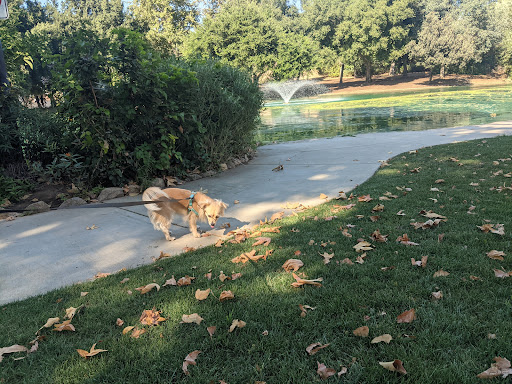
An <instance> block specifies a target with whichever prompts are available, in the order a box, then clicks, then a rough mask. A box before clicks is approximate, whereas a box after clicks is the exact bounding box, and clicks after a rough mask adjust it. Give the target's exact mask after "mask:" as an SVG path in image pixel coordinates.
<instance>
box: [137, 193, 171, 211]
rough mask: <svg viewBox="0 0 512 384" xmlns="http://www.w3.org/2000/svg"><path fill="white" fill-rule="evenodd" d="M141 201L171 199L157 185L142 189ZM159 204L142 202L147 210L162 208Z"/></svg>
mask: <svg viewBox="0 0 512 384" xmlns="http://www.w3.org/2000/svg"><path fill="white" fill-rule="evenodd" d="M142 200H143V201H150V200H152V201H156V200H164V201H165V200H171V199H169V196H167V194H166V193H165V192H164V191H162V190H161V189H160V188H158V187H151V188H148V189H146V190H145V191H144V193H143V194H142ZM160 205H161V204H144V206H145V207H146V208H147V209H148V211H159V210H160V209H162V207H161V206H160Z"/></svg>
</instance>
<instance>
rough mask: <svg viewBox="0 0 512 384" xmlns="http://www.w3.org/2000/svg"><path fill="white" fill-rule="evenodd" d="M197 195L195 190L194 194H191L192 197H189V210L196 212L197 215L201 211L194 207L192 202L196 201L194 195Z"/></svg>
mask: <svg viewBox="0 0 512 384" xmlns="http://www.w3.org/2000/svg"><path fill="white" fill-rule="evenodd" d="M195 195H196V193H195V192H192V194H191V195H190V197H189V198H188V210H189V211H190V212H194V213H195V214H196V215H197V216H199V213H198V212H197V211H196V210H195V209H194V207H193V206H192V203H193V201H194V196H195Z"/></svg>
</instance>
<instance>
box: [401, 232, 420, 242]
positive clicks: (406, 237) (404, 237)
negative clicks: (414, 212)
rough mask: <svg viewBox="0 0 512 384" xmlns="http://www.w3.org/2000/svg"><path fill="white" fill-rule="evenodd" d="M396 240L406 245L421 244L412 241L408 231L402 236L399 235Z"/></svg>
mask: <svg viewBox="0 0 512 384" xmlns="http://www.w3.org/2000/svg"><path fill="white" fill-rule="evenodd" d="M396 241H397V242H400V243H401V244H404V245H419V244H418V243H414V242H412V241H410V240H409V236H408V235H407V233H404V234H403V235H402V236H398V237H397V239H396Z"/></svg>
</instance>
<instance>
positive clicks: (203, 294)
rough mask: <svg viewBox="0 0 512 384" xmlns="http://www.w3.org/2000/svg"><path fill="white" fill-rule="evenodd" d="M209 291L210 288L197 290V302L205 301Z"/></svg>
mask: <svg viewBox="0 0 512 384" xmlns="http://www.w3.org/2000/svg"><path fill="white" fill-rule="evenodd" d="M210 291H211V290H210V288H208V289H205V290H204V291H201V290H200V289H198V290H196V293H195V297H196V299H197V300H199V301H201V300H206V298H207V297H208V295H209V294H210Z"/></svg>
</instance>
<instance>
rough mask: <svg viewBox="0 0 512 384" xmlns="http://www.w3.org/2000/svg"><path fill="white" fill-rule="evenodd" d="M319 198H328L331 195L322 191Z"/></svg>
mask: <svg viewBox="0 0 512 384" xmlns="http://www.w3.org/2000/svg"><path fill="white" fill-rule="evenodd" d="M318 198H319V199H328V198H329V196H327V195H326V194H325V193H321V194H320V196H318Z"/></svg>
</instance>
